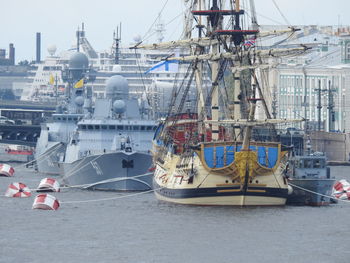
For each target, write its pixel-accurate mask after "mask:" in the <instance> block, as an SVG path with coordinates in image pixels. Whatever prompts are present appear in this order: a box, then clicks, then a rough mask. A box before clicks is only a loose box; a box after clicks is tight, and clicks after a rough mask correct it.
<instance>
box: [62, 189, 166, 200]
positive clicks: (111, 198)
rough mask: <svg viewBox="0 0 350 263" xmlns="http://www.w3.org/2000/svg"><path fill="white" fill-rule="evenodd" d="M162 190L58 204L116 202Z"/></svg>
mask: <svg viewBox="0 0 350 263" xmlns="http://www.w3.org/2000/svg"><path fill="white" fill-rule="evenodd" d="M162 188H163V187H161V188H157V189H151V190H148V191H142V192H137V193H132V194H129V195H122V196H115V197H109V198H101V199H90V200H77V201H63V202H60V204H78V203H91V202H101V201H110V200H116V199H122V198H127V197H134V196H138V195H143V194H147V193H152V192H154V191H157V190H159V189H162Z"/></svg>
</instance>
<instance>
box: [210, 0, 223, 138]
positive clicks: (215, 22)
mask: <svg viewBox="0 0 350 263" xmlns="http://www.w3.org/2000/svg"><path fill="white" fill-rule="evenodd" d="M211 9H212V10H213V11H214V10H219V7H218V5H217V0H213V7H212V8H211ZM210 22H211V28H212V32H214V31H215V30H218V29H220V27H221V25H220V15H213V16H211V17H210ZM212 53H213V54H214V55H216V54H218V53H219V44H218V43H215V44H213V45H212ZM211 73H212V75H211V79H212V97H211V117H212V120H215V121H218V120H219V85H218V74H219V61H213V63H212V65H211ZM212 139H213V141H217V140H219V125H217V124H213V125H212Z"/></svg>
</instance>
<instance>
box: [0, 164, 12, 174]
mask: <svg viewBox="0 0 350 263" xmlns="http://www.w3.org/2000/svg"><path fill="white" fill-rule="evenodd" d="M14 173H15V169H13V167H12V166H11V165H8V164H6V163H0V176H6V177H12V176H13V175H14Z"/></svg>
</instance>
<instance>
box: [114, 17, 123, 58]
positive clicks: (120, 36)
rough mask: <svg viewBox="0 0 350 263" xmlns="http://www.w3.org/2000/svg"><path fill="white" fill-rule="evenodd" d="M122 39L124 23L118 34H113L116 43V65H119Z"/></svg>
mask: <svg viewBox="0 0 350 263" xmlns="http://www.w3.org/2000/svg"><path fill="white" fill-rule="evenodd" d="M121 38H122V23H120V24H119V26H117V33H116V32H115V31H114V33H113V39H114V43H115V50H114V53H115V54H114V64H119V53H120V52H119V44H120V41H121Z"/></svg>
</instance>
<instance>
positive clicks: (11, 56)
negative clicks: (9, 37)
mask: <svg viewBox="0 0 350 263" xmlns="http://www.w3.org/2000/svg"><path fill="white" fill-rule="evenodd" d="M9 49H10V51H9V60H10V65H12V66H13V65H15V48H14V47H13V44H12V43H10V47H9Z"/></svg>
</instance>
